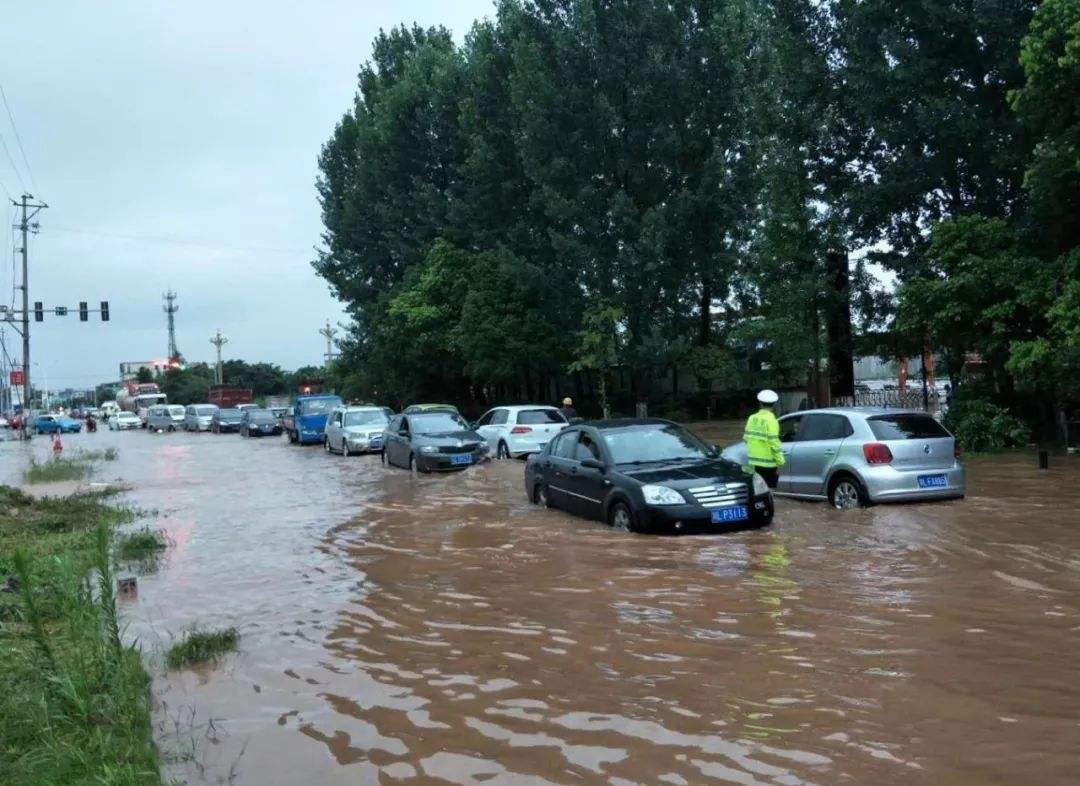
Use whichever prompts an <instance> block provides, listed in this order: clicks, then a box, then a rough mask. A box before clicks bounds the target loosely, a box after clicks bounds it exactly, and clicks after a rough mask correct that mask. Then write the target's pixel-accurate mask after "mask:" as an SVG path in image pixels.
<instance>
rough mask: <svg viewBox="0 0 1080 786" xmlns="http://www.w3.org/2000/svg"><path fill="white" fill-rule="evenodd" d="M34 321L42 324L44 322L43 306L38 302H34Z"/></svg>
mask: <svg viewBox="0 0 1080 786" xmlns="http://www.w3.org/2000/svg"><path fill="white" fill-rule="evenodd" d="M34 321H35V322H44V321H45V307H44V306H43V305H41V301H40V300H35V301H34Z"/></svg>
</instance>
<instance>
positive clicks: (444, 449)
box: [439, 442, 478, 453]
mask: <svg viewBox="0 0 1080 786" xmlns="http://www.w3.org/2000/svg"><path fill="white" fill-rule="evenodd" d="M477 447H478V446H477V444H476V443H475V442H469V443H467V444H465V445H440V446H439V452H440V453H472V452H473V451H474V450H476V448H477Z"/></svg>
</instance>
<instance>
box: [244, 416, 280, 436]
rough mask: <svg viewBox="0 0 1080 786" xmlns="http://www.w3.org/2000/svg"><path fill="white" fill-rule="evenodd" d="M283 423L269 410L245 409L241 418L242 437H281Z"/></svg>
mask: <svg viewBox="0 0 1080 786" xmlns="http://www.w3.org/2000/svg"><path fill="white" fill-rule="evenodd" d="M282 433H283V429H282V427H281V421H280V420H278V419H277V416H276V415H274V413H273V412H271V411H270V410H268V409H245V410H244V412H243V415H242V416H241V418H240V435H241V436H243V437H280V436H281V435H282Z"/></svg>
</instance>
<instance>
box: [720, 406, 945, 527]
mask: <svg viewBox="0 0 1080 786" xmlns="http://www.w3.org/2000/svg"><path fill="white" fill-rule="evenodd" d="M780 447H781V450H782V451H783V452H784V458H785V463H784V466H783V467H781V468H780V472H779V479H778V482H777V487H776V493H777V494H781V495H786V496H791V497H798V498H801V499H827V500H828V501H829V503H830V504H832V505H833V506H834V507H837V508H854V507H859V506H862V505H868V504H871V503H875V502H908V501H913V500H929V499H950V498H955V497H963V496H964V467H963V465H962V464H961V463H960V453H959V450H958V449H957V446H956V440H955V439H954V438H953V435H952V434H950V433H949V432H948V431H946V430H945V428H944V427H943V426H942V425H941V424H940V423H938V422H937V421H936V420H934V418H932V417H931V416H930V415H927V414H926V413H925V412H918V411H908V410H897V409H886V408H883V407H835V408H832V409H811V410H806V411H804V412H793V413H792V414H790V415H785V416H784V417H782V418H780ZM724 458H728V459H731V460H732V461H736V462H738V463H740V464H746V463H747V462H746V445H745V444H744V443H742V442H738V443H735V444H734V445H731V446H729V447H728V448H726V449H725V450H724Z"/></svg>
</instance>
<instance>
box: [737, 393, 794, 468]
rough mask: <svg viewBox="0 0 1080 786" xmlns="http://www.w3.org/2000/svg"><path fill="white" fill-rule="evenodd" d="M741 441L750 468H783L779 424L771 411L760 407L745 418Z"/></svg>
mask: <svg viewBox="0 0 1080 786" xmlns="http://www.w3.org/2000/svg"><path fill="white" fill-rule="evenodd" d="M743 441H744V442H745V443H746V458H747V461H749V462H750V466H752V467H782V466H784V454H783V453H782V452H781V450H780V423H779V422H778V421H777V420H776V415H774V414H773V413H772V411H771V410H768V409H765V408H764V407H762V408H761V409H759V410H758V411H757V412H755V413H754V414H753V415H751V416H750V417H749V418H747V420H746V429H745V430H744V431H743Z"/></svg>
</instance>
